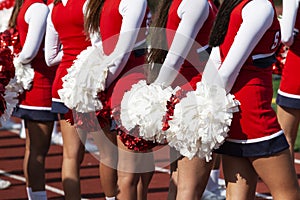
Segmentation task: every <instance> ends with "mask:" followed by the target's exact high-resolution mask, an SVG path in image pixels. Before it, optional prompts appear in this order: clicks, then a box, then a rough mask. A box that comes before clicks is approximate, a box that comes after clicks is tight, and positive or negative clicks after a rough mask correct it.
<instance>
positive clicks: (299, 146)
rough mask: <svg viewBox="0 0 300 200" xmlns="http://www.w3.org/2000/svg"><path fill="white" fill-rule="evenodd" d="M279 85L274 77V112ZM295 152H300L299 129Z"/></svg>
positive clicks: (278, 78)
mask: <svg viewBox="0 0 300 200" xmlns="http://www.w3.org/2000/svg"><path fill="white" fill-rule="evenodd" d="M279 83H280V77H277V76H274V77H273V90H274V94H273V98H274V101H273V103H272V106H273V108H274V110H276V103H275V99H276V95H277V89H278V86H279ZM295 151H297V152H299V151H300V128H299V129H298V137H297V139H296V144H295Z"/></svg>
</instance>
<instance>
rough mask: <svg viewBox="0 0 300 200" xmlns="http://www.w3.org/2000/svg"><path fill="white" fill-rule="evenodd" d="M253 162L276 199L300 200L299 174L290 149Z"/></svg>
mask: <svg viewBox="0 0 300 200" xmlns="http://www.w3.org/2000/svg"><path fill="white" fill-rule="evenodd" d="M251 160H252V164H253V167H254V168H255V170H256V172H257V174H258V175H259V176H260V177H261V179H262V180H263V181H264V182H265V183H266V185H267V186H268V188H269V189H270V192H271V194H272V196H273V198H274V199H295V200H296V199H300V196H299V186H298V180H297V174H296V172H295V168H294V165H293V162H292V159H291V155H290V153H289V150H288V149H286V150H284V151H282V152H280V153H278V154H276V155H274V156H269V157H263V158H253V159H251Z"/></svg>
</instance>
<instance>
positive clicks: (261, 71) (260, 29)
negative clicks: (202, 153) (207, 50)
mask: <svg viewBox="0 0 300 200" xmlns="http://www.w3.org/2000/svg"><path fill="white" fill-rule="evenodd" d="M254 11H255V12H256V13H257V15H255V14H253V13H254ZM258 19H259V20H261V21H262V23H254V22H255V21H257V20H258ZM279 42H280V27H279V22H278V20H277V16H276V12H275V9H274V5H273V3H271V1H268V0H252V1H250V0H244V1H242V2H241V3H240V4H239V5H237V6H236V7H235V8H234V9H233V11H232V12H231V16H230V21H229V25H228V30H227V34H226V36H225V38H224V42H223V43H222V44H221V45H220V46H219V48H218V47H216V48H214V49H213V50H212V54H211V56H212V57H216V55H218V56H220V58H221V62H220V66H219V73H220V76H221V78H222V80H223V83H224V87H225V89H226V91H227V92H230V93H231V94H233V95H234V96H235V98H236V99H237V100H239V101H240V103H241V105H240V108H239V112H237V113H234V117H233V121H232V123H231V127H230V131H229V136H228V138H227V139H226V142H225V143H224V144H223V145H222V146H221V147H220V149H218V150H217V152H219V153H224V154H229V155H235V156H245V157H251V156H263V155H270V154H274V153H276V152H279V151H281V150H283V149H285V148H288V144H287V142H286V140H285V137H284V134H283V131H282V130H281V128H280V126H279V124H278V121H277V118H276V113H275V111H274V110H273V109H272V107H271V101H272V95H273V89H272V68H271V64H272V62H273V61H274V53H275V51H276V49H277V47H278V45H279ZM241 44H243V45H241ZM218 51H219V52H218ZM216 52H218V53H216ZM214 59H215V58H214ZM216 63H217V62H216Z"/></svg>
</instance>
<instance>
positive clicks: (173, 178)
mask: <svg viewBox="0 0 300 200" xmlns="http://www.w3.org/2000/svg"><path fill="white" fill-rule="evenodd" d="M179 157H181V156H180V154H179V152H178V151H176V150H175V149H174V148H172V147H170V162H171V164H170V171H171V175H170V183H169V192H168V200H175V199H176V195H177V177H178V171H177V164H178V163H177V162H178V158H179Z"/></svg>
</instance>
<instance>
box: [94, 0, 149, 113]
mask: <svg viewBox="0 0 300 200" xmlns="http://www.w3.org/2000/svg"><path fill="white" fill-rule="evenodd" d="M132 5H135V6H132ZM146 8H147V1H146V0H106V1H105V2H104V4H103V8H102V11H101V14H100V35H101V39H102V45H103V50H104V53H105V54H106V55H108V56H109V57H110V58H111V59H112V61H111V63H109V66H108V67H109V74H108V77H107V81H106V85H107V101H108V102H107V105H108V107H110V109H114V108H117V107H119V106H120V103H121V100H122V98H123V95H124V92H126V91H128V90H130V89H131V86H132V85H133V84H135V83H137V82H138V81H139V80H142V79H145V76H144V70H143V67H142V65H143V64H144V63H145V48H146V46H143V45H145V41H146V40H145V38H146V33H145V32H146V15H145V14H146Z"/></svg>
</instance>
